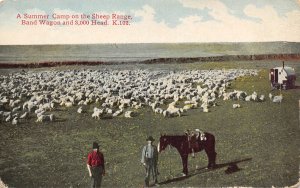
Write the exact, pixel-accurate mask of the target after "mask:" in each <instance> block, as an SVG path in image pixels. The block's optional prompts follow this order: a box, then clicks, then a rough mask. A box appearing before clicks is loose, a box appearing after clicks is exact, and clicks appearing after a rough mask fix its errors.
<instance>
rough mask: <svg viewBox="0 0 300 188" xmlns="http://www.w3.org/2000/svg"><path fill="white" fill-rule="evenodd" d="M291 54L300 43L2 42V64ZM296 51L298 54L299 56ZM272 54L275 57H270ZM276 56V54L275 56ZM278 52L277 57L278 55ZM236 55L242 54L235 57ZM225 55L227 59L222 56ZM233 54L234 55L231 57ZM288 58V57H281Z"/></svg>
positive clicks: (293, 53) (299, 52)
mask: <svg viewBox="0 0 300 188" xmlns="http://www.w3.org/2000/svg"><path fill="white" fill-rule="evenodd" d="M282 54H283V55H284V54H290V55H293V57H296V58H298V56H297V54H300V43H294V42H255V43H251V42H250V43H168V44H161V43H153V44H81V45H80V44H78V45H11V46H7V45H0V63H2V64H3V63H5V64H9V63H43V62H48V63H51V62H59V63H61V62H102V63H106V62H111V63H120V62H149V61H153V60H155V59H160V60H159V62H161V61H164V59H168V60H170V59H179V60H182V58H183V59H190V58H191V59H192V60H194V59H195V58H199V60H207V58H208V59H210V60H231V59H232V58H233V59H237V60H243V58H244V57H245V58H246V59H257V58H255V57H256V56H257V57H259V58H269V57H273V58H275V59H276V58H277V56H276V55H282ZM295 54H296V55H295ZM267 55H271V56H267ZM272 55H273V56H272ZM274 55H275V56H274ZM235 56H240V57H238V58H234V57H235ZM220 57H224V58H220ZM229 57H230V58H229ZM281 57H288V56H281Z"/></svg>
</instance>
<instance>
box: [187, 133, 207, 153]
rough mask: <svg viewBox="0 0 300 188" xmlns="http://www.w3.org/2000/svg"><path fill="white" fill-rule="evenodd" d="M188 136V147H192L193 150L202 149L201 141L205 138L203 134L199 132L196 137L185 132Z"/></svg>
mask: <svg viewBox="0 0 300 188" xmlns="http://www.w3.org/2000/svg"><path fill="white" fill-rule="evenodd" d="M186 135H187V137H188V145H189V148H190V149H193V150H194V152H199V151H201V150H202V149H203V146H202V144H203V143H202V142H204V141H205V140H206V137H205V134H204V133H203V134H202V132H201V134H200V135H199V137H198V138H197V137H196V135H195V134H186Z"/></svg>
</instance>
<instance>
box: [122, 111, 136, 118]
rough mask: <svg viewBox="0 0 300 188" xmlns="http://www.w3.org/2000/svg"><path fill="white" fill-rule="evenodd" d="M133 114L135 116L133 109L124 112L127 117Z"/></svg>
mask: <svg viewBox="0 0 300 188" xmlns="http://www.w3.org/2000/svg"><path fill="white" fill-rule="evenodd" d="M133 116H134V112H133V111H126V112H125V114H124V117H126V118H132V117H133Z"/></svg>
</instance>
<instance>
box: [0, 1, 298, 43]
mask: <svg viewBox="0 0 300 188" xmlns="http://www.w3.org/2000/svg"><path fill="white" fill-rule="evenodd" d="M54 13H55V14H58V15H70V16H71V15H81V14H86V15H91V14H93V13H97V14H105V15H111V14H120V15H130V16H131V17H132V20H130V21H129V24H130V25H117V26H116V25H112V20H109V23H110V25H108V26H103V25H96V26H92V25H90V24H91V19H90V20H88V21H89V22H88V25H84V26H82V25H81V26H78V25H74V23H75V22H73V25H56V26H47V25H39V24H38V25H22V24H21V22H22V20H25V21H29V20H28V19H24V14H30V15H49V18H50V19H52V18H51V17H52V14H54ZM17 15H20V16H21V18H20V17H17ZM33 20H34V19H33ZM69 20H70V19H69ZM37 21H39V19H38V20H37ZM56 21H58V20H56ZM59 21H61V22H63V21H64V20H63V19H62V20H59ZM73 21H76V20H75V19H74V20H73ZM77 21H80V20H77ZM38 23H39V22H38ZM265 41H290V42H300V0H163V1H162V0H114V1H112V0H0V45H7V44H8V45H11V44H21V45H25V44H90V43H180V42H265Z"/></svg>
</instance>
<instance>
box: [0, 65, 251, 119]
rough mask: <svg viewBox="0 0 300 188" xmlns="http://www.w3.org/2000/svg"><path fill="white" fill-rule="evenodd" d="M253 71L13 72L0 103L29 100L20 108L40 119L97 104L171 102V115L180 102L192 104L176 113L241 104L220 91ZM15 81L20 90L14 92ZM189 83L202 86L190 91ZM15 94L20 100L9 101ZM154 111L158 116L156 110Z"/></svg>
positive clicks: (4, 81) (4, 78)
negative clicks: (47, 113)
mask: <svg viewBox="0 0 300 188" xmlns="http://www.w3.org/2000/svg"><path fill="white" fill-rule="evenodd" d="M256 73H257V71H256V70H226V72H225V71H220V70H217V71H215V70H209V71H206V70H201V71H200V70H193V71H165V70H158V71H148V70H133V71H132V70H121V71H118V70H112V71H111V70H107V69H105V70H68V71H42V72H38V73H36V72H32V73H28V74H19V73H16V74H14V75H13V76H1V75H0V79H1V81H2V82H1V86H2V88H3V90H4V92H3V93H4V94H2V93H1V95H0V97H1V98H0V99H1V100H0V103H1V104H3V105H6V104H10V106H14V107H15V106H17V105H22V102H23V101H22V100H26V98H29V101H24V103H23V110H24V111H28V112H32V111H34V110H36V109H40V110H38V112H36V114H37V116H40V115H42V114H43V113H44V112H42V111H48V110H53V109H55V105H54V104H60V105H61V106H66V107H71V106H74V105H79V106H82V105H89V104H91V103H93V102H96V103H99V102H100V101H105V102H104V103H103V104H102V105H103V107H104V108H111V109H116V108H118V109H119V110H120V111H123V110H124V109H125V108H126V107H132V108H135V109H139V108H141V107H142V103H143V104H146V105H149V106H150V107H152V110H153V111H154V112H155V110H156V108H157V107H158V106H159V105H162V104H165V103H166V100H173V101H174V102H175V103H173V104H171V105H169V107H168V108H169V109H167V110H169V111H167V112H166V113H168V114H171V111H172V110H174V109H176V108H177V107H176V102H177V101H180V100H183V99H187V100H190V101H194V103H193V104H192V106H188V104H187V103H186V104H185V105H187V106H185V107H183V108H182V109H180V110H179V111H184V110H187V109H190V107H192V108H197V106H198V104H197V103H198V102H202V103H206V106H207V108H208V107H209V106H213V105H215V100H216V98H217V97H222V96H223V95H224V96H225V97H224V100H226V98H227V100H228V99H238V100H243V98H244V97H245V96H243V93H242V94H239V92H237V91H235V92H230V93H229V94H227V95H226V92H225V91H226V89H227V87H228V86H229V85H230V82H231V81H232V80H234V79H235V78H237V77H238V76H245V75H256ZM15 82H18V83H19V84H18V85H21V86H22V87H20V88H16V87H15V85H16V84H15ZM194 83H200V84H202V85H201V86H200V85H198V86H197V87H196V88H194V87H193V84H194ZM11 92H12V93H13V94H11V95H10V96H7V94H5V93H11ZM21 95H22V96H21ZM19 96H21V98H22V100H20V99H17V100H15V98H18V97H19ZM51 101H52V102H51ZM150 101H151V103H149V102H150ZM49 104H50V106H49ZM151 105H152V106H151ZM14 107H11V108H14ZM1 110H2V109H1ZM119 110H118V111H119ZM174 111H176V110H174ZM177 111H178V109H177ZM14 112H15V111H14ZM159 112H160V113H161V110H159ZM181 113H182V112H181ZM99 115H100V114H99ZM175 115H176V113H175Z"/></svg>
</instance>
